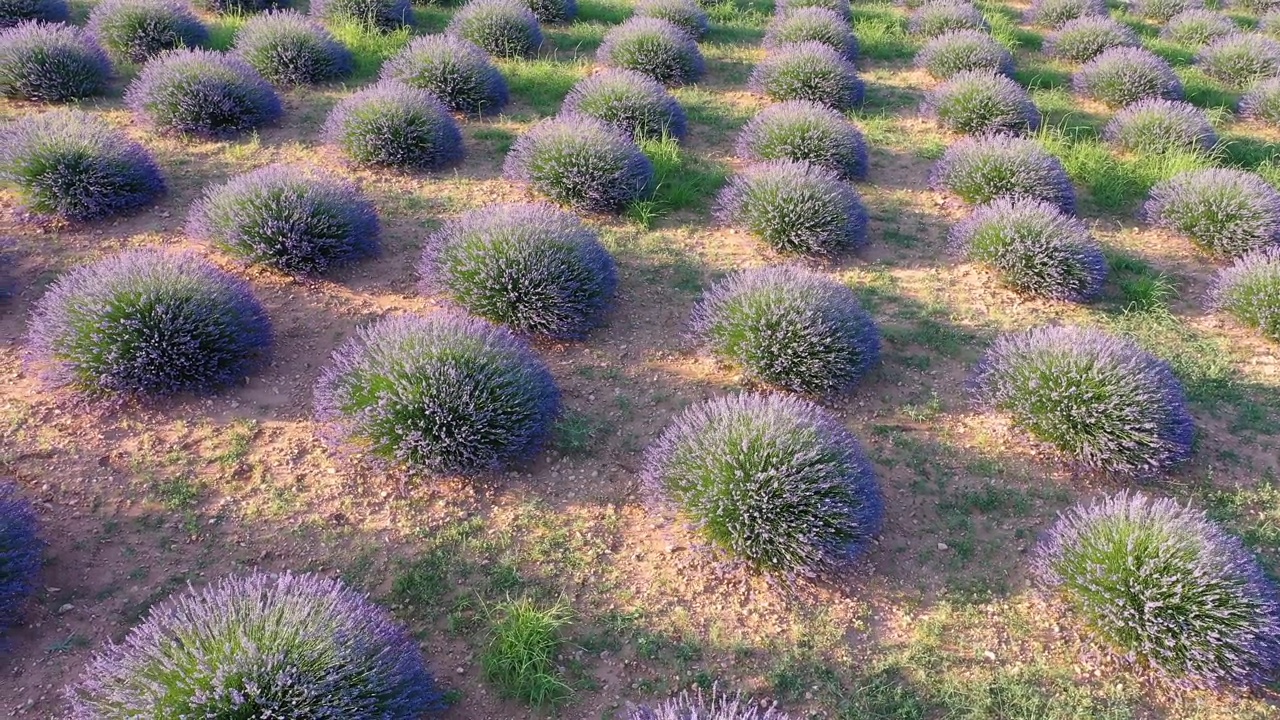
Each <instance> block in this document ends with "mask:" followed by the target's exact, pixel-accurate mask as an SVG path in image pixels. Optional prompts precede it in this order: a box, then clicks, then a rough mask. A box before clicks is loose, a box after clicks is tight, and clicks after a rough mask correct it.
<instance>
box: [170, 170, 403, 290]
mask: <svg viewBox="0 0 1280 720" xmlns="http://www.w3.org/2000/svg"><path fill="white" fill-rule="evenodd" d="M187 233H188V234H189V235H191V236H192V237H195V238H198V239H201V240H205V241H207V242H210V243H212V244H214V245H216V246H217V247H219V248H220V249H222V250H224V251H226V252H228V253H230V254H231V255H234V256H235V257H237V258H240V259H241V260H243V261H245V262H250V263H262V264H264V265H267V266H270V267H274V268H276V269H278V270H282V271H284V272H287V273H293V274H298V275H317V274H320V273H323V272H325V271H327V270H329V269H330V268H332V267H334V266H338V265H344V264H346V263H350V262H354V261H355V260H358V259H360V258H363V257H367V256H370V255H374V254H376V253H377V251H378V235H379V226H378V214H377V211H376V210H375V209H374V206H373V203H372V202H370V201H369V199H368V198H366V197H365V196H364V193H362V192H360V189H359V188H357V187H356V186H355V185H354V184H352V183H350V182H347V181H344V180H340V179H337V178H333V177H332V176H329V175H325V174H321V173H318V172H314V171H309V170H306V169H303V168H300V167H296V166H288V165H269V166H267V167H264V168H260V169H258V170H254V171H252V172H249V173H245V174H244V175H238V176H236V177H233V178H231V179H230V180H228V181H227V182H225V183H223V184H221V185H216V186H214V187H211V188H209V189H207V190H206V191H205V193H204V196H203V197H202V198H201V199H200V200H198V201H196V203H195V205H193V206H192V208H191V216H190V217H189V218H188V220H187Z"/></svg>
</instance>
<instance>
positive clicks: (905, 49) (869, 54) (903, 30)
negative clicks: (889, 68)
mask: <svg viewBox="0 0 1280 720" xmlns="http://www.w3.org/2000/svg"><path fill="white" fill-rule="evenodd" d="M853 34H854V35H856V36H857V37H858V44H859V45H860V46H861V55H862V57H864V58H867V59H869V60H910V59H911V58H913V57H915V54H916V50H917V49H919V48H918V43H917V42H916V40H915V39H914V38H912V37H911V35H910V33H909V32H908V31H907V17H906V15H905V14H904V13H903V11H902V10H900V9H898V8H896V7H894V6H893V5H890V4H888V3H868V4H865V5H854V6H853Z"/></svg>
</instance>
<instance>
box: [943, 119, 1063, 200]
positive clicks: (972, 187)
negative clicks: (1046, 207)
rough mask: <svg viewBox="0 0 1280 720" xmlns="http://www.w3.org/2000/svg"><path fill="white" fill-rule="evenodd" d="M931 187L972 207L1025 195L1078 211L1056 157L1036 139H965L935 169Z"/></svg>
mask: <svg viewBox="0 0 1280 720" xmlns="http://www.w3.org/2000/svg"><path fill="white" fill-rule="evenodd" d="M930 183H931V186H932V187H933V188H934V189H935V190H947V191H950V192H952V193H955V194H956V195H957V196H959V197H960V199H962V200H964V201H965V202H969V203H975V204H980V203H985V202H990V201H992V200H995V199H996V198H1001V197H1009V198H1012V197H1026V198H1033V199H1036V200H1043V201H1045V202H1048V203H1051V204H1053V205H1056V206H1057V207H1059V208H1061V209H1062V211H1063V212H1065V213H1073V212H1075V205H1076V194H1075V189H1074V188H1073V187H1072V186H1071V179H1070V178H1069V177H1067V171H1066V169H1065V168H1063V167H1062V162H1061V161H1060V160H1058V158H1056V157H1054V156H1052V155H1050V154H1049V153H1048V152H1046V151H1045V150H1044V148H1042V147H1040V145H1039V144H1038V143H1036V142H1035V141H1034V140H1030V139H1027V138H1022V137H1016V136H1013V135H988V136H982V137H966V138H962V139H960V140H959V141H957V142H955V143H953V144H952V145H951V147H950V148H948V149H947V151H946V153H945V154H943V156H942V158H941V159H939V160H938V162H937V164H936V165H934V168H933V174H932V177H931V181H930Z"/></svg>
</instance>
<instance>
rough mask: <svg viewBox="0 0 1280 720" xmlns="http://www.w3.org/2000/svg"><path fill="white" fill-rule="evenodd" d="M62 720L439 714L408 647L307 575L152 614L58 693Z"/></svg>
mask: <svg viewBox="0 0 1280 720" xmlns="http://www.w3.org/2000/svg"><path fill="white" fill-rule="evenodd" d="M68 694H69V696H70V700H71V715H70V720H107V718H120V717H148V718H161V717H180V716H189V717H207V718H214V717H217V718H231V717H244V718H250V717H252V718H276V717H278V718H304V717H305V718H314V719H315V720H353V719H354V718H379V719H380V720H417V719H418V718H420V717H422V714H423V713H424V712H426V711H428V710H439V709H442V708H443V707H444V702H443V695H442V693H441V692H440V690H439V689H438V687H437V685H436V683H435V680H434V679H433V678H432V677H431V674H430V672H428V670H427V666H426V661H425V660H424V658H423V656H422V650H421V649H420V648H419V647H418V644H417V642H415V641H414V639H413V637H412V636H410V635H409V633H408V631H407V630H406V629H405V628H404V627H403V626H401V625H399V624H398V623H396V622H395V621H394V620H393V619H392V618H391V616H390V615H388V614H387V612H386V611H384V610H383V609H382V608H380V607H378V606H377V605H375V604H373V603H372V602H370V601H369V599H368V598H367V597H365V596H364V595H361V594H359V593H356V592H354V591H352V590H350V589H348V588H347V587H345V586H344V585H342V583H340V582H338V581H337V580H329V579H327V578H322V577H319V576H317V575H294V574H291V573H285V574H283V575H267V574H262V573H256V572H255V573H253V574H251V575H245V576H231V577H226V578H223V579H221V580H218V581H216V582H214V583H212V584H210V585H209V586H207V587H205V588H203V589H200V590H195V589H188V590H187V591H185V592H182V593H180V594H178V595H175V596H173V597H171V598H169V599H168V600H166V601H165V602H163V603H162V604H160V605H158V606H156V607H154V608H153V609H152V610H151V612H150V613H149V614H148V615H147V618H146V619H145V620H144V621H143V622H142V624H141V625H139V626H138V627H135V628H134V629H133V630H132V631H131V632H130V633H129V635H128V636H127V637H126V638H125V640H124V642H123V643H120V644H114V643H112V644H108V646H107V647H106V648H105V649H104V650H103V651H102V652H100V653H98V654H97V655H96V656H95V657H94V659H93V660H91V661H90V663H89V667H88V668H87V669H86V671H85V673H84V678H83V679H82V680H81V681H80V682H79V683H78V684H76V685H75V686H73V687H72V688H71V689H70V691H69V693H68Z"/></svg>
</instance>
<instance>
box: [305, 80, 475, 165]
mask: <svg viewBox="0 0 1280 720" xmlns="http://www.w3.org/2000/svg"><path fill="white" fill-rule="evenodd" d="M320 134H321V137H322V138H323V139H324V141H325V142H326V143H328V144H330V145H333V146H334V147H336V148H338V149H339V150H341V151H342V153H343V154H344V155H346V156H347V157H348V158H349V159H350V160H352V161H353V162H355V163H358V164H361V165H382V166H386V167H397V168H408V169H421V170H437V169H439V168H442V167H445V166H446V165H450V164H452V163H454V162H457V161H458V160H460V159H462V157H463V155H464V154H465V149H464V148H463V145H462V131H461V130H459V129H458V123H457V121H456V120H454V119H453V116H452V115H450V114H449V109H448V108H446V107H445V106H444V105H443V104H442V103H441V102H440V101H439V100H437V99H436V97H435V96H434V95H432V94H431V93H429V92H427V91H426V90H420V89H418V88H415V87H410V86H408V85H405V84H404V83H399V82H395V81H386V80H384V81H382V82H379V83H378V84H376V85H372V86H370V87H367V88H365V89H363V90H360V91H358V92H356V93H355V94H353V95H350V96H349V97H347V98H345V99H343V100H342V101H341V102H339V103H338V104H337V105H335V106H334V108H333V110H332V111H331V112H330V113H329V118H328V119H327V120H326V121H325V123H324V128H323V129H322V130H321V133H320Z"/></svg>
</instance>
